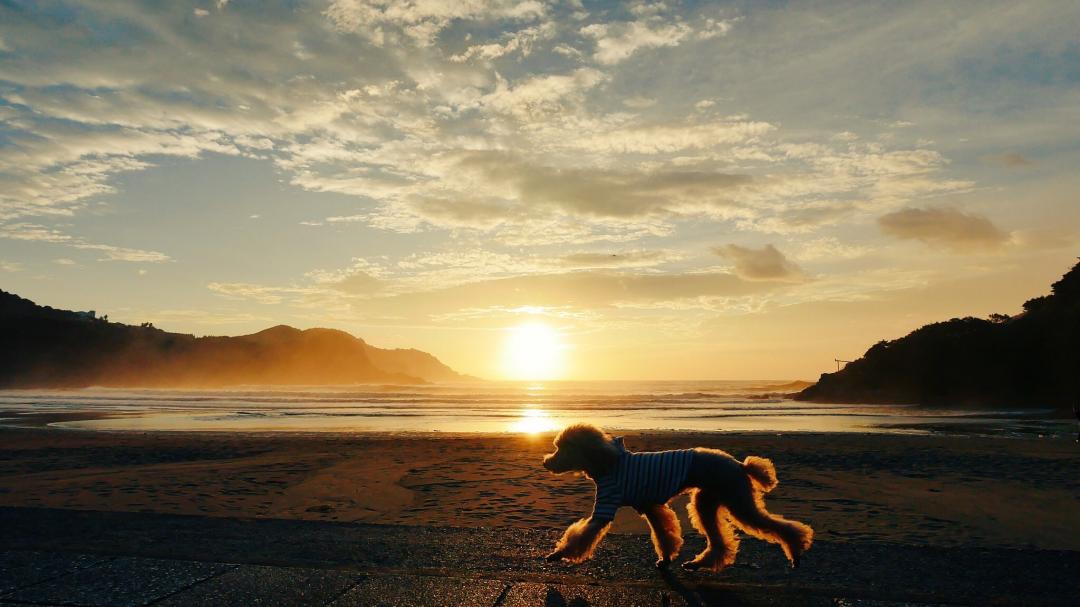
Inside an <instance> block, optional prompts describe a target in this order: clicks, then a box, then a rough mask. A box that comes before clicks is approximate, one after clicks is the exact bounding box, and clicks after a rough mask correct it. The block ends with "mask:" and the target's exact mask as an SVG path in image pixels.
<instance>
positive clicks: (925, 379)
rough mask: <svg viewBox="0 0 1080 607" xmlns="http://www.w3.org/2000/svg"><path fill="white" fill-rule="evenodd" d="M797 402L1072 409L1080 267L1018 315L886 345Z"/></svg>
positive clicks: (937, 329)
mask: <svg viewBox="0 0 1080 607" xmlns="http://www.w3.org/2000/svg"><path fill="white" fill-rule="evenodd" d="M795 398H796V399H797V400H807V401H816V402H842V403H854V402H865V403H910V404H924V405H950V406H952V405H961V406H963V405H968V406H992V407H1028V408H1044V407H1046V408H1054V409H1061V410H1067V409H1070V407H1071V406H1072V405H1073V403H1074V402H1076V401H1077V400H1078V399H1080V263H1078V264H1076V265H1075V266H1073V267H1072V269H1071V270H1069V271H1068V273H1066V274H1065V276H1064V277H1062V278H1061V280H1059V281H1057V282H1055V283H1054V284H1053V285H1052V286H1051V292H1050V295H1044V296H1042V297H1036V298H1034V299H1030V300H1028V301H1027V302H1025V303H1024V311H1023V312H1022V313H1020V314H1018V315H1017V316H1011V317H1010V316H1007V315H1004V314H993V315H991V316H990V318H989V319H981V318H970V317H969V318H954V319H952V320H949V321H946V322H939V323H934V324H931V325H926V326H925V327H921V328H919V329H917V330H915V331H912V332H911V333H910V334H908V335H907V336H905V337H903V338H900V339H897V340H893V341H881V342H878V343H877V344H874V346H872V347H871V348H870V349H869V350H867V351H866V354H864V355H863V357H862V358H860V359H859V360H856V361H854V362H852V363H849V364H848V365H847V366H846V367H844V368H843V369H842V370H840V371H838V372H836V373H824V374H822V376H821V379H820V380H818V383H817V384H815V385H813V386H810V387H808V388H806V389H805V390H803V391H802V392H799V393H798V394H797V395H796V396H795Z"/></svg>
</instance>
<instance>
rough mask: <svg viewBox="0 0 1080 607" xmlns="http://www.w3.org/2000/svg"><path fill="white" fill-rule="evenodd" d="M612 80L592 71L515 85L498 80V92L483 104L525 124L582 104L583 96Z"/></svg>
mask: <svg viewBox="0 0 1080 607" xmlns="http://www.w3.org/2000/svg"><path fill="white" fill-rule="evenodd" d="M608 78H609V77H608V76H607V75H606V74H604V73H603V72H601V71H599V70H595V69H592V68H585V67H583V68H579V69H576V70H574V71H573V72H570V73H568V74H552V75H545V76H536V77H533V78H527V79H524V80H522V81H521V82H519V83H516V84H511V83H509V82H507V81H506V80H505V79H503V78H501V77H499V78H498V79H497V82H496V85H495V90H494V91H492V92H490V93H488V94H486V95H484V96H483V97H481V98H480V100H479V102H480V104H481V105H483V106H484V107H486V108H490V109H492V110H494V111H496V112H499V113H502V114H508V115H511V116H514V117H516V118H519V119H522V120H528V119H535V118H541V117H544V116H551V115H555V114H558V113H559V112H561V111H563V110H564V109H565V108H566V105H567V104H569V103H575V102H580V101H581V94H582V93H583V92H584V91H586V90H588V89H591V88H593V87H595V86H597V85H598V84H600V83H601V82H604V81H606V80H608Z"/></svg>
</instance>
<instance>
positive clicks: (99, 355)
mask: <svg viewBox="0 0 1080 607" xmlns="http://www.w3.org/2000/svg"><path fill="white" fill-rule="evenodd" d="M462 379H468V378H466V377H465V376H462V375H459V374H458V373H456V372H454V370H452V369H451V368H449V367H447V366H446V365H444V364H442V363H441V362H439V360H438V359H437V358H435V357H434V356H432V355H430V354H428V353H426V352H421V351H419V350H384V349H381V348H376V347H374V346H371V345H369V344H367V343H365V342H364V341H363V340H362V339H358V338H356V337H353V336H352V335H349V334H348V333H345V332H344V331H337V330H333V329H308V330H306V331H301V330H299V329H294V328H293V327H287V326H284V325H279V326H276V327H272V328H269V329H266V330H264V331H260V332H258V333H254V334H252V335H242V336H239V337H195V336H194V335H186V334H181V333H168V332H165V331H162V330H160V329H156V328H154V327H153V326H152V325H150V324H149V323H147V324H144V325H141V326H137V327H136V326H131V325H125V324H120V323H114V322H109V321H108V318H107V317H102V318H98V317H97V316H96V315H95V313H94V312H70V311H67V310H56V309H53V308H49V307H44V306H39V305H37V304H35V303H34V302H32V301H30V300H27V299H23V298H21V297H19V296H17V295H13V294H11V293H7V292H4V291H0V388H67V387H84V386H116V387H212V386H229V385H239V384H354V383H394V384H415V383H424V382H429V381H454V380H462Z"/></svg>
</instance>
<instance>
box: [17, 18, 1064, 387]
mask: <svg viewBox="0 0 1080 607" xmlns="http://www.w3.org/2000/svg"><path fill="white" fill-rule="evenodd" d="M1077 23H1080V3H1076V2H1064V1H1062V2H1037V1H1029V2H993V1H978V2H949V3H943V2H936V1H933V2H917V1H911V2H813V1H808V2H793V3H785V2H765V1H759V2H718V3H711V2H656V3H652V2H639V3H614V2H608V3H592V2H578V1H575V0H570V1H553V2H548V1H545V0H505V1H503V0H492V1H486V2H485V1H480V0H457V1H445V2H444V1H435V0H426V1H425V0H411V1H400V2H389V1H385V0H333V1H329V2H324V1H319V2H300V1H296V2H262V1H260V2H243V1H239V0H217V1H203V2H185V1H181V0H175V1H170V2H145V3H144V2H129V1H96V2H86V3H76V2H51V1H48V0H46V1H35V2H21V1H10V0H9V1H5V2H0V288H2V289H4V290H6V291H11V292H15V293H17V294H19V295H21V296H23V297H27V298H30V299H33V300H35V301H37V302H38V303H41V304H44V305H51V306H53V307H58V308H66V309H78V310H96V311H97V312H98V313H99V314H108V316H109V318H110V320H115V321H122V322H129V323H140V322H153V323H154V324H155V326H157V327H159V328H163V329H166V330H171V331H180V332H188V333H194V334H197V335H238V334H246V333H252V332H255V331H258V330H260V329H263V328H266V327H269V326H272V325H276V324H290V325H293V326H297V327H301V328H308V327H334V328H338V329H343V330H346V331H349V332H351V333H353V334H354V335H357V336H359V337H362V338H363V339H365V340H366V341H368V342H369V343H371V344H373V345H377V346H381V347H415V348H419V349H422V350H425V351H428V352H431V353H433V354H435V355H436V356H438V357H439V358H440V359H441V360H443V361H444V362H446V363H447V364H449V365H450V366H452V367H454V368H455V369H457V370H459V371H462V372H465V373H469V374H473V375H476V376H480V377H486V378H499V377H505V376H507V375H508V373H509V372H508V371H507V367H506V360H507V358H508V357H510V358H512V357H513V356H518V355H520V354H521V351H520V350H521V346H520V345H518V346H508V345H507V344H508V343H510V342H513V341H514V336H515V335H518V336H520V335H522V332H521V327H523V326H525V327H536V326H540V327H544V328H545V329H544V331H546V332H542V333H543V335H542V337H543V340H542V341H544V343H546V344H548V345H547V346H544V347H546V348H548V350H551V349H553V348H554V349H556V350H557V352H556V353H555V354H557V355H558V357H559V358H560V362H559V365H558V366H559V369H560V371H559V373H558V375H559V376H560V377H563V378H567V379H704V378H718V379H807V380H812V379H816V378H817V376H818V375H819V374H820V373H822V372H826V371H829V370H830V369H835V363H834V359H836V358H840V359H845V360H850V359H853V358H856V357H858V356H859V355H861V354H862V353H863V352H864V351H865V350H866V349H867V348H868V347H869V346H871V345H872V344H874V343H875V342H877V341H879V340H882V339H895V338H897V337H900V336H902V335H904V334H905V333H907V332H908V331H910V330H912V329H914V328H917V327H919V326H921V325H922V324H925V323H927V322H932V321H937V320H945V319H948V318H951V317H955V316H969V315H971V316H986V315H988V314H990V313H995V312H997V313H1007V314H1015V313H1018V312H1019V311H1020V306H1021V304H1022V303H1023V302H1024V301H1025V300H1026V299H1029V298H1031V297H1034V296H1037V295H1040V294H1043V293H1046V292H1047V291H1048V288H1049V284H1050V283H1051V282H1052V281H1054V280H1056V279H1057V278H1058V277H1060V276H1061V275H1062V274H1064V273H1065V271H1066V270H1067V269H1068V268H1069V267H1071V265H1072V264H1073V263H1075V262H1076V258H1077V256H1078V255H1080V202H1078V200H1077V191H1078V190H1080V171H1077V170H1076V167H1077V166H1080V38H1078V37H1077V35H1076V24H1077ZM526 333H529V332H528V331H526ZM533 343H534V345H537V346H538V347H539V345H541V344H538V342H533ZM551 344H555V345H551ZM507 347H517V348H518V351H517V352H511V353H509V354H508V353H507V351H506V348H507ZM526 349H527V346H526ZM551 354H552V352H550V351H548V352H546V354H545V355H551ZM510 374H511V375H512V373H510Z"/></svg>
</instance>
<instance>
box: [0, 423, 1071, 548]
mask: <svg viewBox="0 0 1080 607" xmlns="http://www.w3.org/2000/svg"><path fill="white" fill-rule="evenodd" d="M550 439H551V436H550V435H542V436H528V435H459V436H441V435H370V434H368V435H345V434H317V435H312V434H308V435H304V434H291V433H276V434H272V435H270V434H264V435H258V434H231V433H215V434H210V433H207V434H198V433H166V432H157V433H134V432H125V433H122V432H111V433H110V432H87V431H66V430H56V429H41V428H3V429H0V506H23V507H49V508H64V509H77V510H102V511H119V512H154V513H165V514H195V515H202V516H215V517H245V518H250V517H254V518H273V519H303V520H323V521H339V522H366V523H376V524H404V525H422V526H451V527H510V528H513V527H518V528H531V529H550V528H557V527H562V526H565V525H566V524H568V523H570V522H572V521H574V520H576V518H578V517H579V516H582V515H584V514H586V513H587V512H588V511H589V509H590V507H591V504H592V485H591V483H590V482H589V481H588V480H586V479H583V478H580V477H572V476H555V475H552V474H550V473H548V472H546V471H545V470H543V469H542V468H541V467H540V466H539V461H540V458H541V456H542V455H543V454H544V453H546V452H547V451H549V450H550ZM626 441H627V444H628V446H629V447H630V448H632V449H635V450H653V449H668V448H682V447H691V446H708V447H714V448H719V449H724V450H726V451H729V452H730V453H732V454H734V455H736V456H737V457H740V458H741V457H744V456H746V455H751V454H754V455H762V456H766V457H770V458H772V459H773V461H774V462H775V464H776V466H777V470H778V473H779V476H780V486H779V487H778V488H777V489H776V490H775V491H774V492H773V493H772V494H771V495H770V496H769V498H768V504H769V507H770V509H771V510H772V511H774V512H776V513H778V514H783V515H784V516H788V517H790V518H795V519H798V520H802V521H805V522H807V523H809V524H811V525H812V526H813V527H814V528H815V530H816V531H817V537H818V538H819V539H822V540H826V541H834V542H852V543H865V542H890V543H896V544H908V545H919V546H968V545H974V546H987V547H990V546H994V547H1025V548H1044V549H1060V550H1080V509H1078V508H1077V507H1076V505H1077V504H1078V503H1080V475H1077V473H1076V471H1077V470H1078V469H1080V446H1078V445H1077V444H1075V443H1073V442H1071V441H1066V440H1062V439H992V438H978V437H941V436H891V435H860V434H717V433H701V434H693V433H650V434H644V435H642V434H628V435H627V439H626ZM684 503H685V498H679V500H678V504H679V505H678V507H677V511H678V512H679V513H680V516H681V517H683V518H684V525H685V523H686V521H685V511H684V509H683V507H682V506H683V504H684ZM687 528H688V525H687ZM614 531H615V532H616V533H641V532H644V531H645V527H644V525H643V523H642V521H641V520H640V519H639V518H638V517H637V516H636V515H635V514H634V512H633V511H631V510H629V509H623V510H621V511H620V513H619V516H618V518H617V519H616V528H615V530H614ZM689 533H692V532H689Z"/></svg>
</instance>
